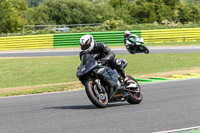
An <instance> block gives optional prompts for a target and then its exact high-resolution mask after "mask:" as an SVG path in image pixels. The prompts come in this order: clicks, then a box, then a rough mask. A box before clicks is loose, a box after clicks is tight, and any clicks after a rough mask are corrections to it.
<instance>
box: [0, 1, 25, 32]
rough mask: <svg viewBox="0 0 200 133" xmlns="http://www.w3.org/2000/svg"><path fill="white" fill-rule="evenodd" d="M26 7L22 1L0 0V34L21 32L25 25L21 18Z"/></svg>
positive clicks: (23, 19)
mask: <svg viewBox="0 0 200 133" xmlns="http://www.w3.org/2000/svg"><path fill="white" fill-rule="evenodd" d="M27 8H28V6H27V3H26V2H25V1H24V0H1V1H0V12H1V14H0V26H1V27H0V33H1V32H4V33H8V32H17V31H21V30H22V28H23V26H24V25H25V24H27V21H26V19H25V18H24V17H23V14H24V12H25V11H26V10H27Z"/></svg>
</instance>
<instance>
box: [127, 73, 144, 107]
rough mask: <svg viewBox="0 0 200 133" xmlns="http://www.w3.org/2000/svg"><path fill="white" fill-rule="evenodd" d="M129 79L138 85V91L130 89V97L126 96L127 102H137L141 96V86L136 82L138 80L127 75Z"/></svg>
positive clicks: (140, 99)
mask: <svg viewBox="0 0 200 133" xmlns="http://www.w3.org/2000/svg"><path fill="white" fill-rule="evenodd" d="M128 78H129V80H132V82H133V83H134V84H136V86H137V87H138V92H132V91H130V94H131V95H130V97H129V98H128V100H127V102H128V103H130V104H139V103H140V102H141V101H142V99H143V97H142V92H141V87H140V85H139V84H138V82H137V81H136V80H135V79H134V78H133V77H131V76H128Z"/></svg>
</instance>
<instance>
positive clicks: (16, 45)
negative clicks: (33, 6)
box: [0, 28, 200, 50]
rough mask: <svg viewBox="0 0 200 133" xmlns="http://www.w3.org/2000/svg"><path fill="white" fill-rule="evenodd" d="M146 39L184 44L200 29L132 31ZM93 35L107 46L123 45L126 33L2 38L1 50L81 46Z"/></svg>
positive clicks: (196, 37)
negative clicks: (86, 37)
mask: <svg viewBox="0 0 200 133" xmlns="http://www.w3.org/2000/svg"><path fill="white" fill-rule="evenodd" d="M131 33H134V34H137V35H138V36H141V37H142V38H144V41H145V43H162V42H184V41H198V40H200V28H183V29H162V30H142V31H131ZM84 34H91V35H93V36H94V39H95V41H97V42H104V43H105V44H107V45H123V43H124V40H123V36H124V31H112V32H90V33H65V34H49V35H32V36H15V37H0V50H18V49H35V48H53V47H68V46H79V39H80V37H81V36H82V35H84Z"/></svg>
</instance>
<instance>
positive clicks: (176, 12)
mask: <svg viewBox="0 0 200 133" xmlns="http://www.w3.org/2000/svg"><path fill="white" fill-rule="evenodd" d="M197 3H198V0H1V1H0V12H1V14H0V26H1V27H0V33H10V32H11V33H12V32H19V31H22V28H23V26H24V25H64V24H88V23H103V25H102V26H101V27H96V28H95V27H77V28H76V29H77V32H82V31H83V30H84V29H85V30H93V31H105V30H116V29H120V27H124V28H125V27H130V25H132V24H134V25H136V24H145V25H146V23H148V24H153V23H158V24H160V25H164V26H168V27H174V26H181V25H184V24H187V23H194V24H195V23H197V24H198V23H199V21H200V5H198V4H197ZM28 5H29V8H28ZM107 20H109V21H107ZM122 20H123V22H122ZM120 21H121V22H120ZM112 22H113V23H112ZM118 22H120V23H123V25H122V24H116V23H118ZM127 24H128V26H127ZM115 25H117V26H115ZM100 28H101V29H100ZM72 31H75V30H72ZM41 33H43V32H41Z"/></svg>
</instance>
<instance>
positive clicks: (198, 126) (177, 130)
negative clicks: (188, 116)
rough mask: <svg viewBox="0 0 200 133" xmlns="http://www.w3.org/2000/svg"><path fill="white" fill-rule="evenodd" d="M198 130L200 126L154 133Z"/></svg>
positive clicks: (162, 132)
mask: <svg viewBox="0 0 200 133" xmlns="http://www.w3.org/2000/svg"><path fill="white" fill-rule="evenodd" d="M197 128H200V126H196V127H189V128H181V129H175V130H167V131H161V132H154V133H171V132H178V131H186V130H191V129H197Z"/></svg>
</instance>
